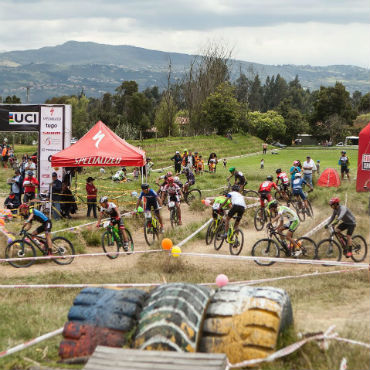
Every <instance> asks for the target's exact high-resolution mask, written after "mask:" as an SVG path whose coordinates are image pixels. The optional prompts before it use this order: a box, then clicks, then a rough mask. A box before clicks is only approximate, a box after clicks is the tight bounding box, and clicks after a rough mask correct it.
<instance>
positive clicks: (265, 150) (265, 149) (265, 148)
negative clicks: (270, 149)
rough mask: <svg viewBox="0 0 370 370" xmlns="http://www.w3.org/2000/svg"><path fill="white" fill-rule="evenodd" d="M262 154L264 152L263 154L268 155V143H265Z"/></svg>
mask: <svg viewBox="0 0 370 370" xmlns="http://www.w3.org/2000/svg"><path fill="white" fill-rule="evenodd" d="M262 152H263V154H266V153H267V143H266V142H264V143H263V144H262Z"/></svg>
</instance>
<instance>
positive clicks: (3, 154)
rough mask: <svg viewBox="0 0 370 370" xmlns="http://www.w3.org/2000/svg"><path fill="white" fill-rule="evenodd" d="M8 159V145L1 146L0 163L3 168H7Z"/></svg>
mask: <svg viewBox="0 0 370 370" xmlns="http://www.w3.org/2000/svg"><path fill="white" fill-rule="evenodd" d="M8 158H9V148H8V145H6V143H5V144H3V148H2V151H1V161H2V164H3V167H4V168H8Z"/></svg>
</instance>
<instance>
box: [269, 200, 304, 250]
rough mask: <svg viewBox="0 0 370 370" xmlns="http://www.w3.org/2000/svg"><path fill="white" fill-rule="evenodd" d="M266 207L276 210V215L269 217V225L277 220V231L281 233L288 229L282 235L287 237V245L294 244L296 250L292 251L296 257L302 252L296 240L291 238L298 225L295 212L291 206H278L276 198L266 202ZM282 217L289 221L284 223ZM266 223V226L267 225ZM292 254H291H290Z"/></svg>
mask: <svg viewBox="0 0 370 370" xmlns="http://www.w3.org/2000/svg"><path fill="white" fill-rule="evenodd" d="M267 207H268V209H269V210H275V212H277V215H276V216H275V217H274V218H272V219H271V223H270V224H269V225H272V224H273V223H275V222H276V221H279V224H278V225H277V227H276V231H277V232H278V233H282V231H283V230H288V231H287V233H286V234H285V235H283V237H285V238H286V239H288V241H289V242H290V243H289V246H292V245H294V246H295V247H296V248H297V250H296V251H295V253H294V256H295V257H297V256H299V255H301V254H302V251H301V250H300V249H299V248H300V247H299V245H298V244H297V243H296V241H295V240H294V239H293V233H294V232H295V231H296V230H297V228H298V226H299V218H298V215H297V213H295V212H294V211H293V210H292V209H291V208H289V207H286V206H279V203H278V201H277V200H273V201H271V202H269V203H268V204H267ZM284 217H286V218H287V219H288V222H289V223H286V224H284ZM269 225H267V226H269ZM289 248H291V247H289ZM292 255H293V254H292Z"/></svg>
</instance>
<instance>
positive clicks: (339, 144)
mask: <svg viewBox="0 0 370 370" xmlns="http://www.w3.org/2000/svg"><path fill="white" fill-rule="evenodd" d="M336 146H344V144H343V142H342V141H341V142H339V143H338V144H337V145H336Z"/></svg>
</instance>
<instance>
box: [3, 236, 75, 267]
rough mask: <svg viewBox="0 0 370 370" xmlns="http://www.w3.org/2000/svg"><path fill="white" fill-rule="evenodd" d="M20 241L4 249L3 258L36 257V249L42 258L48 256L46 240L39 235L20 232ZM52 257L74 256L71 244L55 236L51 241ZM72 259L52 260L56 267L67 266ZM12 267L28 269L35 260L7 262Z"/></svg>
mask: <svg viewBox="0 0 370 370" xmlns="http://www.w3.org/2000/svg"><path fill="white" fill-rule="evenodd" d="M20 235H22V238H21V239H16V240H13V241H12V242H11V243H10V244H8V246H7V247H6V249H5V258H6V259H8V258H22V257H24V258H27V257H36V249H38V250H39V251H40V252H41V254H42V255H43V256H47V255H48V245H47V241H46V238H44V237H42V236H39V235H31V234H30V233H28V232H27V231H26V230H23V229H22V230H21V232H20ZM51 242H52V246H53V247H52V255H56V256H57V255H58V256H63V255H66V256H71V255H74V254H75V249H74V247H73V244H72V243H71V242H70V241H69V240H68V239H66V238H64V237H62V236H57V237H55V238H53V239H51ZM73 259H74V257H68V258H53V261H54V262H55V263H56V264H58V265H69V264H70V263H71V262H72V261H73ZM8 263H9V264H10V265H12V266H13V267H17V268H21V267H29V266H31V265H33V264H34V263H35V260H25V261H9V262H8Z"/></svg>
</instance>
